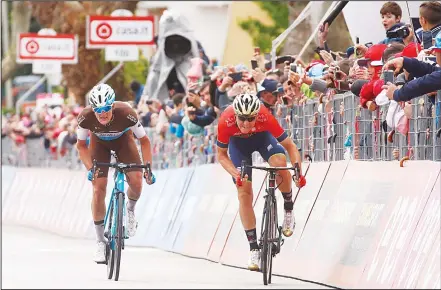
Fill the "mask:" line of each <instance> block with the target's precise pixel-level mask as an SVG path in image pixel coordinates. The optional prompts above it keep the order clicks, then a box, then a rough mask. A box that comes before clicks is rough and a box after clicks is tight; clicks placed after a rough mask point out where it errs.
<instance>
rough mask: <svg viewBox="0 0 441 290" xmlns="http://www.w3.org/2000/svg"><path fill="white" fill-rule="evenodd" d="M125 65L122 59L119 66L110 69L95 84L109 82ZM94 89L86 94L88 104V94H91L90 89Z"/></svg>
mask: <svg viewBox="0 0 441 290" xmlns="http://www.w3.org/2000/svg"><path fill="white" fill-rule="evenodd" d="M123 66H124V62H122V61H120V62H119V64H118V65H117V66H115V67H114V68H113V69H112V70H111V71H109V72H108V73H107V74H106V75H105V76H104V77H103V78H102V79H101V80H100V81H99V82H98V83H97V84H96V85H95V86H97V85H99V84H103V83H105V82H107V81H108V80H109V79H110V78H111V77H112V76H113V75H114V74H115V73H116V72H117V71H119V70H120V69H121V68H122V67H123ZM91 90H92V89H90V90H89V91H88V92H87V93H86V96H85V102H84V103H85V104H86V106H87V105H88V104H89V102H88V98H87V96H88V95H89V93H90V91H91Z"/></svg>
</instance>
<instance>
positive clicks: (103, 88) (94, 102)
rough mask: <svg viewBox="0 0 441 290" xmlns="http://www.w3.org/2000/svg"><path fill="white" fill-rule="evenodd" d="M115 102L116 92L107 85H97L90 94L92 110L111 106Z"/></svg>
mask: <svg viewBox="0 0 441 290" xmlns="http://www.w3.org/2000/svg"><path fill="white" fill-rule="evenodd" d="M114 101H115V91H113V89H112V87H111V86H109V85H107V84H99V85H96V86H94V87H93V89H92V90H91V91H90V93H89V103H90V105H91V106H92V108H101V107H105V106H110V105H112V104H113V102H114Z"/></svg>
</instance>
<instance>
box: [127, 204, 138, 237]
mask: <svg viewBox="0 0 441 290" xmlns="http://www.w3.org/2000/svg"><path fill="white" fill-rule="evenodd" d="M137 228H138V222H137V221H136V218H135V212H134V211H131V210H129V209H127V234H128V235H129V237H133V236H134V235H135V234H136V229H137Z"/></svg>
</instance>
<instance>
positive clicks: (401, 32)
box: [386, 26, 410, 38]
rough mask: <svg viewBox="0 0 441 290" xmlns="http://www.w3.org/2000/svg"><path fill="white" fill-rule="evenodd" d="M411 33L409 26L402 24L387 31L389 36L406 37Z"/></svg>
mask: <svg viewBox="0 0 441 290" xmlns="http://www.w3.org/2000/svg"><path fill="white" fill-rule="evenodd" d="M409 34H410V30H409V27H407V26H401V27H398V28H397V29H394V30H392V31H388V32H386V36H387V38H406V37H408V36H409Z"/></svg>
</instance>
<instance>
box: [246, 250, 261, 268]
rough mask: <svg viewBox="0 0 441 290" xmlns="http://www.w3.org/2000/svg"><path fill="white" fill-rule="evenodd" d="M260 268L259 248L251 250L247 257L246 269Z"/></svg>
mask: <svg viewBox="0 0 441 290" xmlns="http://www.w3.org/2000/svg"><path fill="white" fill-rule="evenodd" d="M259 269H260V250H251V251H250V257H249V258H248V270H251V271H259Z"/></svg>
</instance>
